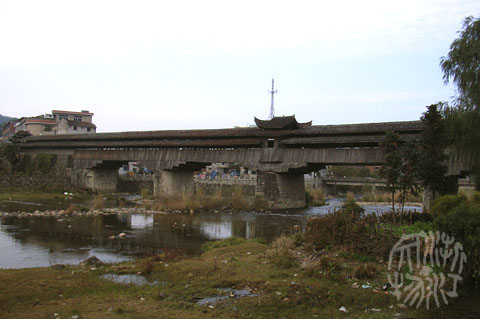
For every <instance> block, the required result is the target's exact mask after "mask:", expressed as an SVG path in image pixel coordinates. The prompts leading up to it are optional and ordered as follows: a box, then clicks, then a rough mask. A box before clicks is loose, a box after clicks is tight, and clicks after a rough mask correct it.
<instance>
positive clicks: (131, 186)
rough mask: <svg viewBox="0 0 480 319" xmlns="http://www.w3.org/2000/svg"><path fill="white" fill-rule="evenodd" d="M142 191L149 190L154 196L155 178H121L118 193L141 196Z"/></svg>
mask: <svg viewBox="0 0 480 319" xmlns="http://www.w3.org/2000/svg"><path fill="white" fill-rule="evenodd" d="M142 189H148V191H149V192H150V193H151V194H153V176H149V177H148V178H130V177H123V176H120V179H119V180H118V188H117V191H118V192H120V193H129V194H140V193H141V191H142Z"/></svg>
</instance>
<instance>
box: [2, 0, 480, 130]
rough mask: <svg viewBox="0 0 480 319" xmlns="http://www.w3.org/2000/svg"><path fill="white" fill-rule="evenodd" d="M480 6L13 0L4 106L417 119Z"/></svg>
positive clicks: (384, 1)
mask: <svg viewBox="0 0 480 319" xmlns="http://www.w3.org/2000/svg"><path fill="white" fill-rule="evenodd" d="M479 14H480V1H478V0H475V1H467V0H465V1H455V0H450V1H444V0H432V1H430V0H428V1H422V0H416V1H410V0H402V1H388V0H381V1H369V0H364V1H328V2H327V1H302V0H296V1H279V0H276V1H261V0H257V1H250V0H243V1H235V2H234V1H228V0H219V1H209V0H202V1H198V0H196V1H187V0H176V1H161V0H158V1H139V0H137V1H119V0H115V1H101V0H95V1H90V0H82V1H69V0H58V1H56V0H42V1H38V0H33V1H27V0H0V114H3V115H7V116H15V117H22V116H35V115H39V114H43V113H49V112H50V111H51V110H52V109H62V110H71V111H80V110H89V111H91V112H93V113H95V115H94V117H93V119H94V123H95V124H96V125H97V127H98V129H97V131H98V132H109V131H135V130H163V129H190V128H223V127H233V126H245V125H248V124H253V117H254V116H257V117H259V118H262V119H265V118H267V116H268V114H269V110H270V96H269V95H268V92H267V91H268V90H269V88H270V86H271V78H272V76H274V77H275V83H276V87H277V89H278V94H277V95H276V99H275V109H276V115H291V114H295V115H296V117H297V120H299V121H309V120H312V121H313V124H314V125H315V124H340V123H361V122H383V121H402V120H416V119H418V118H419V117H420V115H421V113H422V112H424V111H425V106H427V105H430V104H433V103H436V102H437V101H446V100H450V99H451V97H452V95H454V93H455V92H454V88H453V86H451V85H449V86H444V84H443V80H442V72H441V70H440V67H439V59H440V57H442V56H444V55H446V54H447V53H448V49H449V46H450V44H451V42H452V41H453V40H454V39H455V37H456V36H457V31H458V30H460V29H461V27H462V23H463V20H464V18H465V17H466V16H469V15H473V16H475V17H478V16H479Z"/></svg>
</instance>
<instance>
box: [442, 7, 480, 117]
mask: <svg viewBox="0 0 480 319" xmlns="http://www.w3.org/2000/svg"><path fill="white" fill-rule="evenodd" d="M459 34H460V35H459V37H458V38H457V39H455V40H454V41H453V42H452V44H451V45H450V52H449V53H448V56H447V57H442V58H441V59H440V66H441V68H442V70H443V79H444V81H445V83H448V82H449V81H450V80H452V81H453V83H455V84H456V86H457V89H458V92H459V94H460V97H461V98H462V99H463V100H468V102H469V103H468V104H467V105H470V106H472V107H473V108H475V109H476V110H478V108H479V107H480V19H478V18H477V19H475V18H473V17H471V16H470V17H467V18H466V19H465V21H464V22H463V30H462V31H460V32H459Z"/></svg>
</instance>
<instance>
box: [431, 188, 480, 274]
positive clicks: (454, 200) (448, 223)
mask: <svg viewBox="0 0 480 319" xmlns="http://www.w3.org/2000/svg"><path fill="white" fill-rule="evenodd" d="M432 213H433V219H434V223H435V225H436V227H437V228H438V229H439V230H440V231H441V232H445V233H446V234H447V235H450V236H454V237H455V239H456V240H457V241H459V242H460V243H461V244H462V245H463V249H464V252H465V253H466V254H467V257H468V262H467V264H466V267H465V274H466V276H465V277H464V278H465V281H470V280H471V279H475V280H478V279H480V203H479V201H478V200H477V199H472V200H468V199H467V197H465V196H463V195H446V196H441V197H439V198H437V199H436V200H435V202H434V204H433V206H432Z"/></svg>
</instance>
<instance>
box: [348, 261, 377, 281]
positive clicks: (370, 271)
mask: <svg viewBox="0 0 480 319" xmlns="http://www.w3.org/2000/svg"><path fill="white" fill-rule="evenodd" d="M377 272H378V269H377V266H375V265H373V264H366V265H363V264H362V265H358V266H357V267H355V270H354V271H353V277H354V278H357V279H370V278H374V277H375V276H376V275H377Z"/></svg>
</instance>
